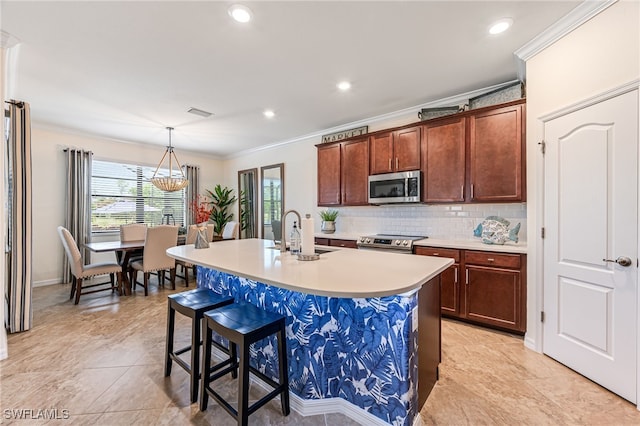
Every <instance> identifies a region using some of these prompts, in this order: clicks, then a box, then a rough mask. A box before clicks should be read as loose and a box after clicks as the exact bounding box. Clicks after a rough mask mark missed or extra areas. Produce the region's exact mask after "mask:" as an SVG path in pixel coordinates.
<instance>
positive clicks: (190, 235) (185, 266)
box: [176, 225, 198, 287]
mask: <svg viewBox="0 0 640 426" xmlns="http://www.w3.org/2000/svg"><path fill="white" fill-rule="evenodd" d="M197 236H198V225H190V226H189V228H188V229H187V238H186V239H185V242H184V243H185V244H195V242H196V237H197ZM178 265H180V266H181V267H182V272H183V274H184V283H185V287H189V268H192V269H193V276H194V277H195V276H196V265H194V264H193V263H189V262H185V261H184V260H180V259H176V269H177V268H178ZM176 275H177V274H176Z"/></svg>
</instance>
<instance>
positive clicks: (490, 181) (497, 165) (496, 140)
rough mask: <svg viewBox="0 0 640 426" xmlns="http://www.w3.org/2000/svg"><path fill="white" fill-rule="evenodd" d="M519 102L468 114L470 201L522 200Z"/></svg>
mask: <svg viewBox="0 0 640 426" xmlns="http://www.w3.org/2000/svg"><path fill="white" fill-rule="evenodd" d="M522 117H523V114H522V105H513V106H509V107H504V108H498V109H495V110H489V111H484V112H481V113H478V114H476V115H472V116H470V117H469V127H470V135H469V143H470V144H469V149H470V152H469V157H470V158H469V161H470V163H469V178H470V179H469V183H470V201H482V202H487V201H498V202H500V201H523V200H524V189H523V188H524V179H523V177H524V144H523V140H524V138H523V129H524V126H523V125H522V124H523V123H522Z"/></svg>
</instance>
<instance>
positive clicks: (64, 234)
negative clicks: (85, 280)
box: [58, 226, 83, 277]
mask: <svg viewBox="0 0 640 426" xmlns="http://www.w3.org/2000/svg"><path fill="white" fill-rule="evenodd" d="M58 235H60V239H61V240H62V245H63V246H64V251H65V253H67V259H69V266H71V273H72V274H73V275H74V276H75V277H79V276H81V275H82V269H83V268H82V266H83V265H82V255H81V254H80V250H79V249H78V244H76V240H75V239H74V238H73V235H71V232H69V231H68V230H67V228H65V227H64V226H58Z"/></svg>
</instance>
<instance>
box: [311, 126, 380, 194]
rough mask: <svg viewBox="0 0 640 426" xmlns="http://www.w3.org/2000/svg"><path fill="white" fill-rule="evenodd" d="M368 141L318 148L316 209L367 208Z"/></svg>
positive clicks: (354, 141)
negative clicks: (339, 207)
mask: <svg viewBox="0 0 640 426" xmlns="http://www.w3.org/2000/svg"><path fill="white" fill-rule="evenodd" d="M368 177H369V140H368V138H362V139H356V140H352V141H348V142H341V143H335V144H327V145H320V146H318V205H319V206H339V205H349V206H358V205H366V204H368V196H367V190H368V188H367V186H368Z"/></svg>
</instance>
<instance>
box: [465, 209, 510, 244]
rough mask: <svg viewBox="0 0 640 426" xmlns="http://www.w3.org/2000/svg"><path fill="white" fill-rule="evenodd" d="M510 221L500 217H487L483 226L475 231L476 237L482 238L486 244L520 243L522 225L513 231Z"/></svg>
mask: <svg viewBox="0 0 640 426" xmlns="http://www.w3.org/2000/svg"><path fill="white" fill-rule="evenodd" d="M509 225H510V223H509V221H508V220H507V219H505V218H503V217H500V216H487V217H486V218H485V219H484V220H483V221H482V223H481V224H479V225H478V226H477V227H476V229H474V231H473V236H474V237H480V238H482V242H483V243H485V244H500V245H502V244H504V243H506V242H507V241H509V240H511V241H513V242H514V243H517V242H518V232H519V231H520V224H519V223H518V224H517V225H516V226H514V227H513V228H512V229H509Z"/></svg>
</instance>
